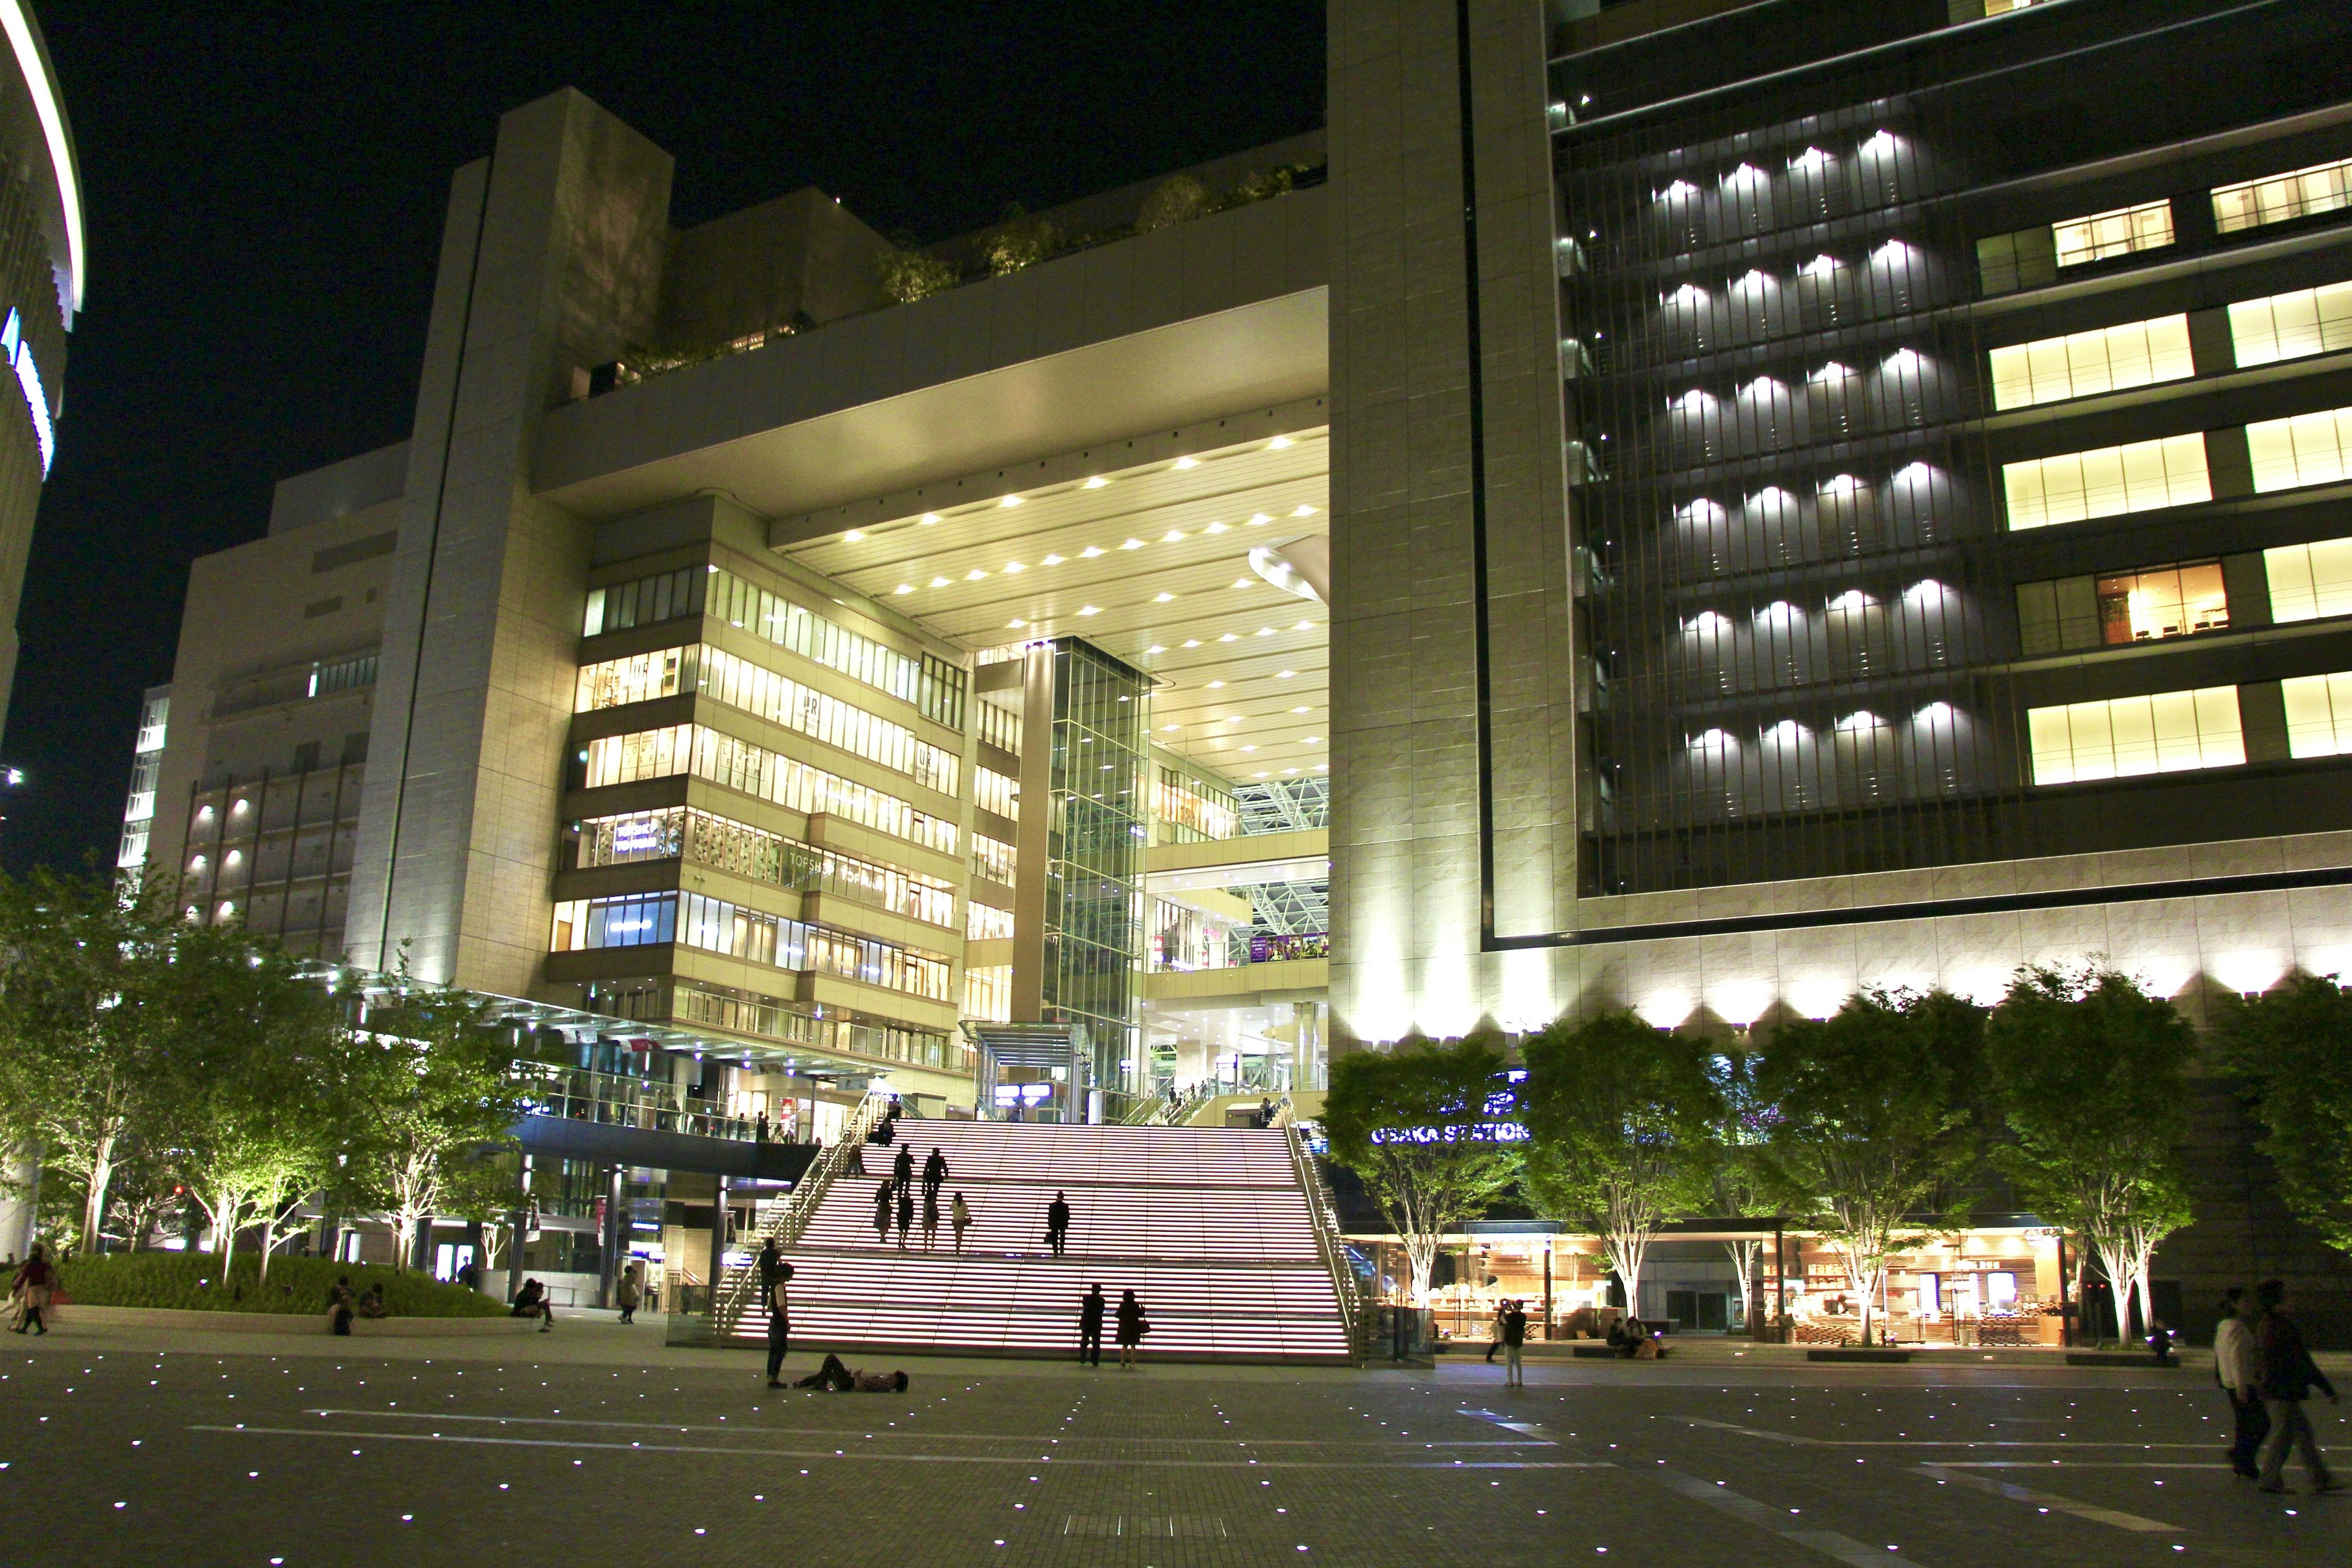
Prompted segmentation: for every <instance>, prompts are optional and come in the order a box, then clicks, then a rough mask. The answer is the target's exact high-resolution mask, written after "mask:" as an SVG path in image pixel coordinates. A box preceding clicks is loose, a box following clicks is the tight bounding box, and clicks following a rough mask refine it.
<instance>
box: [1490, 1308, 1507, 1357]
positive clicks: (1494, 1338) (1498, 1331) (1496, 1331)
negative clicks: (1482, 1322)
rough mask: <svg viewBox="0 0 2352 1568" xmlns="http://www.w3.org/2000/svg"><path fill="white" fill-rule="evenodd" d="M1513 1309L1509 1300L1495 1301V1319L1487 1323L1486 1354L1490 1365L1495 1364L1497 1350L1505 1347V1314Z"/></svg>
mask: <svg viewBox="0 0 2352 1568" xmlns="http://www.w3.org/2000/svg"><path fill="white" fill-rule="evenodd" d="M1509 1310H1511V1304H1510V1303H1509V1302H1508V1301H1497V1302H1496V1303H1495V1321H1493V1322H1491V1323H1489V1324H1487V1325H1486V1364H1487V1365H1488V1366H1492V1365H1494V1364H1495V1352H1496V1351H1498V1350H1501V1349H1502V1348H1503V1314H1504V1313H1506V1312H1507V1311H1509Z"/></svg>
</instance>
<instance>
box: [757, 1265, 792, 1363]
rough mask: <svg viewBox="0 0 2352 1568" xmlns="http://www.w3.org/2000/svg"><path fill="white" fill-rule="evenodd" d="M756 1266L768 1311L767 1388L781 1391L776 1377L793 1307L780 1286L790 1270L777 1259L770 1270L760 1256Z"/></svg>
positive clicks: (788, 1340) (788, 1338) (788, 1336)
mask: <svg viewBox="0 0 2352 1568" xmlns="http://www.w3.org/2000/svg"><path fill="white" fill-rule="evenodd" d="M760 1265H761V1266H760V1295H761V1300H762V1302H763V1304H764V1305H765V1306H766V1307H767V1309H768V1386H769V1387H770V1388H782V1387H783V1386H784V1385H783V1384H782V1382H780V1381H779V1380H778V1378H777V1375H776V1374H777V1373H780V1372H782V1371H783V1369H784V1352H785V1351H786V1350H787V1349H789V1348H790V1346H791V1342H792V1337H793V1304H792V1299H791V1298H790V1297H789V1296H787V1295H786V1294H785V1293H784V1282H785V1281H786V1280H788V1279H791V1278H792V1277H793V1266H792V1265H791V1264H789V1263H787V1262H785V1261H784V1260H783V1259H782V1258H777V1259H776V1260H775V1265H774V1267H773V1268H770V1267H769V1266H768V1260H767V1258H766V1257H765V1256H764V1255H762V1256H761V1259H760Z"/></svg>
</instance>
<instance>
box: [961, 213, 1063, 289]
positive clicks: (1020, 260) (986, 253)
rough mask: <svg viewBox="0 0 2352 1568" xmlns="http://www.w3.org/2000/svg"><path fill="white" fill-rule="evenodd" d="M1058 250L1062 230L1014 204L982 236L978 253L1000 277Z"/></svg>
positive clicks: (1041, 259)
mask: <svg viewBox="0 0 2352 1568" xmlns="http://www.w3.org/2000/svg"><path fill="white" fill-rule="evenodd" d="M1061 247H1062V231H1061V230H1060V229H1058V228H1056V227H1055V226H1054V224H1053V222H1052V221H1051V220H1050V219H1047V218H1044V217H1040V216H1037V215H1036V214H1034V213H1031V212H1025V211H1024V210H1023V209H1022V206H1021V204H1020V203H1019V202H1014V203H1013V205H1010V206H1008V207H1006V208H1005V209H1004V216H1003V217H1002V218H1000V219H998V220H997V222H996V225H995V226H994V227H992V228H991V229H990V230H989V231H988V232H987V234H986V235H985V236H983V237H982V240H981V244H980V253H981V255H982V256H983V257H985V258H987V261H988V269H989V271H991V272H992V273H994V274H995V275H996V276H997V277H999V278H1003V277H1004V276H1006V275H1007V274H1009V273H1013V272H1018V271H1020V270H1021V269H1022V268H1024V267H1034V266H1035V265H1036V264H1037V263H1039V262H1040V261H1043V260H1045V258H1047V257H1050V256H1052V255H1053V254H1054V252H1055V251H1056V250H1059V249H1060V248H1061Z"/></svg>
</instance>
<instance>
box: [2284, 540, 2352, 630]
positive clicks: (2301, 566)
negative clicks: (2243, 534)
mask: <svg viewBox="0 0 2352 1568" xmlns="http://www.w3.org/2000/svg"><path fill="white" fill-rule="evenodd" d="M2263 575H2264V576H2265V577H2267V578H2268V579H2269V580H2270V590H2271V619H2273V621H2315V620H2318V619H2319V618H2321V617H2322V616H2352V539H2323V540H2319V541H2317V542H2314V543H2310V544H2283V545H2280V546H2279V547H2278V548H2276V549H2274V550H2265V551H2263Z"/></svg>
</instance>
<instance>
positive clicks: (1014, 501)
mask: <svg viewBox="0 0 2352 1568" xmlns="http://www.w3.org/2000/svg"><path fill="white" fill-rule="evenodd" d="M996 504H997V505H999V506H1019V505H1020V504H1021V498H1020V497H1019V496H1006V497H1005V498H1004V499H1003V500H1001V501H998V502H997V503H996Z"/></svg>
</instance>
